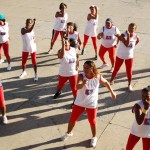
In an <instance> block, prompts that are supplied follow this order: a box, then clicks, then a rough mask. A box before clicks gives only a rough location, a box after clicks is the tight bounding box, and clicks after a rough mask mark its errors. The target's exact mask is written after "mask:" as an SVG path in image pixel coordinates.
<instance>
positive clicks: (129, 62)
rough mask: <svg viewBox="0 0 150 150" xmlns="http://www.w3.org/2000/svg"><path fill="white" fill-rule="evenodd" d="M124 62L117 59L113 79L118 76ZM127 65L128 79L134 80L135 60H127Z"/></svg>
mask: <svg viewBox="0 0 150 150" xmlns="http://www.w3.org/2000/svg"><path fill="white" fill-rule="evenodd" d="M123 62H124V59H121V58H119V57H116V62H115V68H114V71H113V73H112V77H114V78H115V77H116V75H117V73H118V71H119V69H120V67H121V66H122V64H123ZM125 65H126V73H127V77H128V79H132V67H133V58H131V59H126V60H125Z"/></svg>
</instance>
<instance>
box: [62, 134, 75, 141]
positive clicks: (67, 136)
mask: <svg viewBox="0 0 150 150" xmlns="http://www.w3.org/2000/svg"><path fill="white" fill-rule="evenodd" d="M72 136H73V133H72V132H71V133H67V132H66V133H65V135H63V136H62V137H61V140H62V141H66V140H68V138H69V137H72Z"/></svg>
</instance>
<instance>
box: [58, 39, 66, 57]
mask: <svg viewBox="0 0 150 150" xmlns="http://www.w3.org/2000/svg"><path fill="white" fill-rule="evenodd" d="M64 55H65V39H62V48H61V49H60V50H59V51H58V53H57V56H58V58H60V59H61V58H63V57H64Z"/></svg>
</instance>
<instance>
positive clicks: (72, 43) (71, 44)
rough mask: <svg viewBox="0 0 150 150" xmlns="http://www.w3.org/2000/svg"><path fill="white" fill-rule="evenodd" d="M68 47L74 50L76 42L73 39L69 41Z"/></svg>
mask: <svg viewBox="0 0 150 150" xmlns="http://www.w3.org/2000/svg"><path fill="white" fill-rule="evenodd" d="M69 42H70V46H71V47H74V48H76V41H75V40H74V39H73V38H70V39H69Z"/></svg>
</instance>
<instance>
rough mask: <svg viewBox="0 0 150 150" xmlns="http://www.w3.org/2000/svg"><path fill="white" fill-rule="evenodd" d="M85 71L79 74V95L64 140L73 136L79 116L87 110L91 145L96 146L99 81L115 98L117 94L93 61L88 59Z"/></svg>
mask: <svg viewBox="0 0 150 150" xmlns="http://www.w3.org/2000/svg"><path fill="white" fill-rule="evenodd" d="M83 71H84V72H83V73H81V74H79V76H78V83H77V89H78V95H77V97H76V99H75V102H74V106H73V110H72V114H71V117H70V121H69V124H68V130H67V132H66V134H65V135H64V136H62V138H61V139H62V140H67V138H68V137H70V136H72V135H73V133H72V130H73V128H74V126H75V123H76V121H77V119H78V118H79V116H80V115H81V114H82V113H83V112H84V110H86V112H87V115H88V120H89V123H90V126H91V131H92V139H91V143H90V145H91V146H92V147H95V146H96V143H97V137H96V115H97V104H98V89H99V83H103V84H104V85H105V86H106V87H107V89H108V90H109V91H110V92H111V96H112V98H113V99H115V98H116V94H115V93H114V92H113V90H112V89H111V87H110V84H109V82H108V81H107V80H105V79H104V78H103V77H102V75H101V74H100V73H99V72H98V70H97V69H96V66H95V64H94V62H93V61H86V62H85V63H84V65H83Z"/></svg>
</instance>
